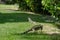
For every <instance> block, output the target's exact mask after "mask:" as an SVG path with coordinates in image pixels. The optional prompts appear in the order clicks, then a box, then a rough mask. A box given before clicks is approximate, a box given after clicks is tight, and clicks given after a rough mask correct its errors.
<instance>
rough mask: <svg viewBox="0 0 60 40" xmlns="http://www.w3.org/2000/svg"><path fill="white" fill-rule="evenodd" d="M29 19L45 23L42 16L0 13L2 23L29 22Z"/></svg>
mask: <svg viewBox="0 0 60 40" xmlns="http://www.w3.org/2000/svg"><path fill="white" fill-rule="evenodd" d="M28 17H30V18H31V19H32V20H33V21H36V22H45V20H44V19H43V17H42V16H41V15H33V14H27V13H0V23H5V22H28Z"/></svg>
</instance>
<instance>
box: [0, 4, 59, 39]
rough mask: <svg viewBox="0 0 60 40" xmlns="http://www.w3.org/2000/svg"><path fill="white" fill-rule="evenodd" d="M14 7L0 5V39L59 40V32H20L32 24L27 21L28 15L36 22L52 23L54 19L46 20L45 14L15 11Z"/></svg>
mask: <svg viewBox="0 0 60 40" xmlns="http://www.w3.org/2000/svg"><path fill="white" fill-rule="evenodd" d="M6 7H8V8H6ZM11 7H12V8H11ZM14 7H15V8H14ZM16 9H17V6H16V5H14V6H13V5H3V4H1V5H0V40H60V35H59V34H51V35H50V34H44V33H40V34H37V33H29V34H21V33H22V32H24V31H26V30H28V29H29V28H31V27H32V26H33V25H34V24H32V23H30V22H29V20H28V17H30V18H31V19H32V20H33V21H35V22H37V24H38V23H47V24H52V25H53V23H54V21H55V20H54V19H52V21H53V22H46V21H45V20H46V19H44V17H47V16H44V17H43V16H42V15H35V14H29V13H26V12H22V11H16Z"/></svg>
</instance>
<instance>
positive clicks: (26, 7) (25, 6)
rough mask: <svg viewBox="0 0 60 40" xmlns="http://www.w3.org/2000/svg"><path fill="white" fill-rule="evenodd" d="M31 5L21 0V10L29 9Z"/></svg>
mask: <svg viewBox="0 0 60 40" xmlns="http://www.w3.org/2000/svg"><path fill="white" fill-rule="evenodd" d="M28 9H29V6H28V5H27V3H26V2H25V0H19V10H28Z"/></svg>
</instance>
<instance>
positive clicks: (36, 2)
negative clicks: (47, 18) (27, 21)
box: [26, 0, 42, 12]
mask: <svg viewBox="0 0 60 40" xmlns="http://www.w3.org/2000/svg"><path fill="white" fill-rule="evenodd" d="M41 1H42V0H26V2H27V5H28V6H29V7H30V9H31V10H32V11H34V12H40V11H41V7H42V4H41Z"/></svg>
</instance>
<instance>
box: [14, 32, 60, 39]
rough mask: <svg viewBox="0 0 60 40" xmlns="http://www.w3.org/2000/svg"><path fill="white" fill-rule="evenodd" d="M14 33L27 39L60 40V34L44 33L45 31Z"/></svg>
mask: <svg viewBox="0 0 60 40" xmlns="http://www.w3.org/2000/svg"><path fill="white" fill-rule="evenodd" d="M14 35H18V36H21V38H22V39H28V40H60V34H45V33H40V34H38V33H27V34H20V33H15V34H14Z"/></svg>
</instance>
